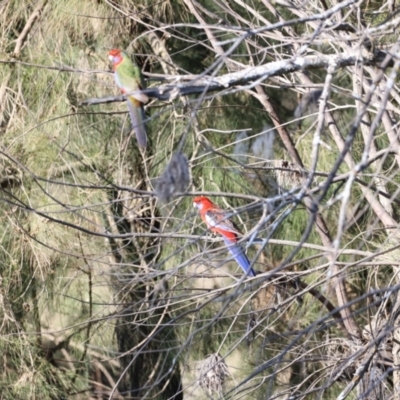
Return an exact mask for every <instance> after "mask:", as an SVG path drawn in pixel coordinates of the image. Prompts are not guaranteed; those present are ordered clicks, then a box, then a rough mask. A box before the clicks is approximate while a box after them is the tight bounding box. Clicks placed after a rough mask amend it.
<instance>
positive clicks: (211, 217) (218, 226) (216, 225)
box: [193, 196, 256, 277]
mask: <svg viewBox="0 0 400 400" xmlns="http://www.w3.org/2000/svg"><path fill="white" fill-rule="evenodd" d="M193 205H194V206H195V207H197V208H198V209H199V212H200V217H201V219H202V220H203V221H204V222H205V223H206V225H207V227H208V229H210V231H211V232H214V233H218V234H220V235H221V236H222V237H223V239H224V242H225V244H226V246H227V247H228V250H229V251H230V252H231V254H232V255H233V258H234V259H235V260H236V262H237V263H238V264H239V266H240V268H242V270H243V272H244V273H245V274H246V275H247V276H252V277H254V276H256V273H255V272H254V270H253V268H251V263H250V260H249V259H248V258H247V256H246V254H245V252H244V251H243V249H242V248H241V247H240V246H239V244H238V243H237V242H238V240H239V236H241V235H242V233H241V232H240V231H239V230H238V229H237V228H236V226H235V224H234V223H233V222H232V221H231V220H230V219H229V218H228V216H229V213H227V212H226V211H224V210H222V209H221V208H220V207H218V206H217V205H216V204H214V203H213V202H212V201H211V200H210V199H209V198H207V197H204V196H199V197H195V198H194V199H193Z"/></svg>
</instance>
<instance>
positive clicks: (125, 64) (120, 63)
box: [108, 49, 149, 148]
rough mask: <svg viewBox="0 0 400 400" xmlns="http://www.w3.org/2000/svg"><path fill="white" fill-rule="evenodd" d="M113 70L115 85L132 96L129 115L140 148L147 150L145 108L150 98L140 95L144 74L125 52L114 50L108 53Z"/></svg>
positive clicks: (129, 100) (128, 99) (128, 101)
mask: <svg viewBox="0 0 400 400" xmlns="http://www.w3.org/2000/svg"><path fill="white" fill-rule="evenodd" d="M108 58H109V59H110V61H111V63H112V66H113V69H114V78H115V83H116V84H117V86H118V87H119V88H120V90H121V92H122V93H123V94H130V93H131V92H136V93H134V94H132V95H129V96H128V98H127V103H128V110H129V115H130V117H131V121H132V128H133V129H134V131H135V133H136V139H137V142H138V145H139V147H141V148H145V147H146V145H147V136H146V129H145V127H144V120H145V119H146V118H145V114H144V107H143V104H146V103H147V102H148V100H149V98H148V97H147V96H146V95H145V94H144V93H140V90H142V89H143V85H142V74H141V71H140V68H139V67H138V66H137V65H136V64H135V63H134V62H133V61H132V60H131V59H130V57H129V56H128V55H127V54H126V53H125V52H123V51H121V50H118V49H112V50H110V52H109V53H108Z"/></svg>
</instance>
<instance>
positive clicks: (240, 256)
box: [224, 237, 256, 277]
mask: <svg viewBox="0 0 400 400" xmlns="http://www.w3.org/2000/svg"><path fill="white" fill-rule="evenodd" d="M224 242H225V244H226V245H227V247H228V249H229V251H230V252H231V254H232V255H233V257H234V259H235V260H236V262H237V263H238V264H239V265H240V268H242V270H243V271H244V273H245V274H246V275H248V276H251V277H254V276H256V273H255V272H254V270H253V268H251V267H250V264H251V263H250V260H249V259H248V258H247V256H246V253H245V252H244V250H243V249H242V248H241V247H240V246H239V245H238V244H237V243H235V242H232V241H230V240H229V239H226V238H225V237H224Z"/></svg>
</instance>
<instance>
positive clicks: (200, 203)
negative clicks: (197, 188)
mask: <svg viewBox="0 0 400 400" xmlns="http://www.w3.org/2000/svg"><path fill="white" fill-rule="evenodd" d="M193 205H194V206H195V207H197V208H198V209H199V210H201V209H203V208H204V207H206V208H210V207H215V204H214V203H213V202H212V201H211V200H210V199H209V198H208V197H204V196H199V197H195V198H194V199H193Z"/></svg>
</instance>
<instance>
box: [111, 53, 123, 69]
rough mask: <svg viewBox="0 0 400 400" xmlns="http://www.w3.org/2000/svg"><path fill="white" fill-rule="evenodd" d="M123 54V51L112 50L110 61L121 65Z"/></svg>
mask: <svg viewBox="0 0 400 400" xmlns="http://www.w3.org/2000/svg"><path fill="white" fill-rule="evenodd" d="M122 57H123V53H122V51H121V50H118V49H112V50H110V51H109V52H108V59H109V60H110V61H111V62H112V63H113V64H114V65H116V64H119V63H120V62H121V61H122Z"/></svg>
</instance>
